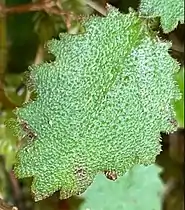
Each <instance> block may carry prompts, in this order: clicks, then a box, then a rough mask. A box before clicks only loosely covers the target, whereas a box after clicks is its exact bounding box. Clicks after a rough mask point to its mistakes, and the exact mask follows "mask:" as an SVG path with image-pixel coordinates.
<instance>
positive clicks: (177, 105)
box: [174, 69, 184, 128]
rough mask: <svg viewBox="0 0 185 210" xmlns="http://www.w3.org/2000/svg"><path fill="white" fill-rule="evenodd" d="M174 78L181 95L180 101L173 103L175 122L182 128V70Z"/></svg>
mask: <svg viewBox="0 0 185 210" xmlns="http://www.w3.org/2000/svg"><path fill="white" fill-rule="evenodd" d="M175 76H176V81H177V83H178V85H179V88H180V92H181V94H182V97H181V99H180V100H178V101H175V102H174V107H175V112H176V120H177V122H178V126H179V127H181V128H184V69H181V70H180V71H179V72H178V73H177V74H176V75H175Z"/></svg>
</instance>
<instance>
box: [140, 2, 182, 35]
mask: <svg viewBox="0 0 185 210" xmlns="http://www.w3.org/2000/svg"><path fill="white" fill-rule="evenodd" d="M139 10H140V12H141V14H142V15H144V16H149V17H160V18H161V26H162V28H163V31H164V33H169V32H170V31H173V30H174V29H175V28H176V27H177V25H178V22H180V23H182V24H183V23H184V0H175V1H174V0H141V3H140V9H139Z"/></svg>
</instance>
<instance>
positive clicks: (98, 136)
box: [15, 7, 179, 200]
mask: <svg viewBox="0 0 185 210" xmlns="http://www.w3.org/2000/svg"><path fill="white" fill-rule="evenodd" d="M83 24H84V27H85V29H86V32H85V33H83V34H78V35H69V34H63V35H61V37H60V40H52V41H50V42H49V43H48V47H49V50H50V52H52V53H53V54H54V55H55V56H56V60H55V61H54V62H52V63H43V64H41V65H38V66H35V67H32V68H31V70H30V81H31V83H32V85H33V86H34V88H35V90H36V91H37V99H36V100H35V101H32V102H30V103H27V104H25V105H24V106H23V107H21V108H18V109H17V110H16V114H17V117H18V119H19V120H20V119H21V120H23V121H25V122H27V123H28V125H29V127H30V129H31V130H32V131H33V132H34V133H36V135H37V136H36V138H34V140H33V139H32V140H31V142H30V143H29V144H28V145H27V146H25V147H23V148H22V149H20V151H19V152H18V154H17V163H16V165H15V173H16V174H17V176H18V177H20V178H23V177H34V179H33V184H32V192H33V193H34V195H35V200H41V199H43V198H45V197H47V196H49V195H51V194H52V193H54V192H55V191H57V190H60V192H61V198H62V199H64V198H68V197H70V196H72V195H75V194H79V193H82V192H84V190H85V189H86V188H87V187H88V186H89V185H90V184H91V183H92V181H93V179H94V177H95V175H96V174H97V173H99V172H103V171H105V170H115V171H116V173H117V175H118V176H120V175H122V174H124V173H125V172H126V171H127V170H129V169H130V168H131V167H132V166H134V165H136V164H150V163H152V162H154V161H155V157H156V155H157V154H159V152H160V150H161V149H160V144H159V140H160V132H161V131H164V132H171V131H173V130H175V127H174V125H173V124H172V123H171V122H170V119H171V118H173V117H174V111H173V107H172V105H171V101H172V100H174V99H178V98H179V91H178V88H177V87H176V83H175V82H174V80H173V73H174V71H175V70H177V69H178V68H179V66H178V64H177V63H176V62H175V61H174V60H173V59H172V58H171V57H170V56H169V54H168V48H169V44H167V43H163V42H161V41H159V40H158V39H157V38H150V36H149V32H148V31H147V28H146V27H145V25H144V24H143V23H142V21H141V20H140V19H139V18H138V17H137V16H136V15H135V14H134V13H130V14H127V15H123V14H121V13H120V12H119V11H118V10H116V9H115V8H112V7H110V8H109V12H108V15H107V16H106V17H104V18H102V17H96V16H93V17H90V18H87V19H85V20H84V21H83Z"/></svg>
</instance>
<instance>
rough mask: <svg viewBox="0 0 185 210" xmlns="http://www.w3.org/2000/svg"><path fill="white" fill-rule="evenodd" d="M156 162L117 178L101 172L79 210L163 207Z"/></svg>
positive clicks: (86, 193) (136, 209) (146, 209)
mask: <svg viewBox="0 0 185 210" xmlns="http://www.w3.org/2000/svg"><path fill="white" fill-rule="evenodd" d="M160 172H161V169H160V168H159V167H158V166H156V165H150V166H143V165H137V166H135V167H134V168H133V169H131V170H130V171H129V172H127V173H126V174H125V175H123V176H122V177H120V178H119V179H117V180H116V181H112V180H108V179H106V178H105V176H104V175H102V174H98V175H97V176H96V177H95V180H94V182H93V183H92V185H91V186H90V187H89V188H88V189H87V191H85V193H83V194H82V195H81V196H79V197H82V198H83V199H84V203H83V204H82V205H81V206H80V208H79V210H87V209H90V210H100V209H101V210H128V209H129V210H138V209H141V210H161V206H162V205H161V204H162V193H163V191H164V186H163V183H162V181H161V179H160V177H159V173H160Z"/></svg>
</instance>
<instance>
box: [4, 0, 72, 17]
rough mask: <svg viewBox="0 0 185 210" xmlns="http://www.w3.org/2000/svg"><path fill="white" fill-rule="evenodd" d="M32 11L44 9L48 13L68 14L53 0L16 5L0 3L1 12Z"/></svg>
mask: <svg viewBox="0 0 185 210" xmlns="http://www.w3.org/2000/svg"><path fill="white" fill-rule="evenodd" d="M33 11H46V12H48V13H54V14H58V15H59V14H60V15H61V14H62V15H66V14H68V12H65V11H63V10H59V8H58V7H57V5H56V2H55V1H54V0H43V1H39V2H33V3H28V4H22V5H16V6H11V7H5V6H4V5H2V4H0V13H1V14H12V13H25V12H33Z"/></svg>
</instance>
